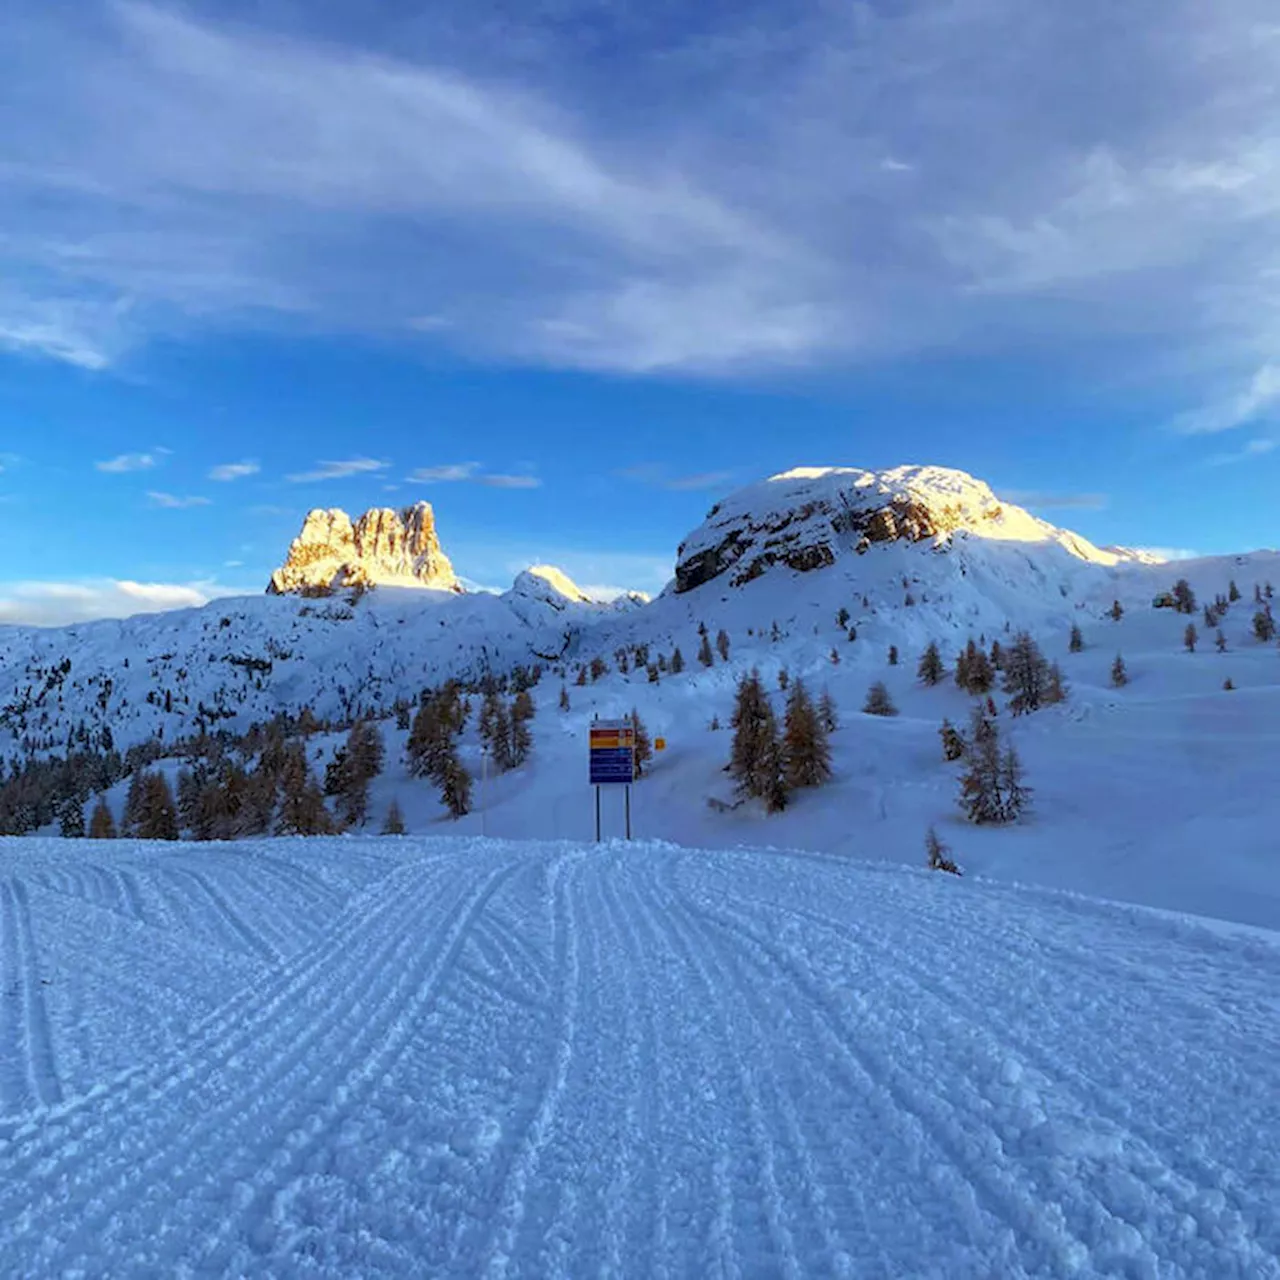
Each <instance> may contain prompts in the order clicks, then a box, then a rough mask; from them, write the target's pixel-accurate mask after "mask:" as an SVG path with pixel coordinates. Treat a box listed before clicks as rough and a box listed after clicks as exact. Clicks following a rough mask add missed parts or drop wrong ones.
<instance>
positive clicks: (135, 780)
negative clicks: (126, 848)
mask: <svg viewBox="0 0 1280 1280" xmlns="http://www.w3.org/2000/svg"><path fill="white" fill-rule="evenodd" d="M146 785H147V781H146V775H145V773H144V771H143V770H142V769H135V770H134V771H133V775H132V777H130V779H129V790H128V791H127V792H125V798H124V810H123V812H122V813H121V815H120V834H121V835H122V836H124V837H125V838H126V839H136V838H140V831H139V828H140V827H141V825H142V810H143V798H144V793H145V791H146Z"/></svg>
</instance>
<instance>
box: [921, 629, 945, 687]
mask: <svg viewBox="0 0 1280 1280" xmlns="http://www.w3.org/2000/svg"><path fill="white" fill-rule="evenodd" d="M916 674H917V675H918V676H919V677H920V679H921V680H923V681H924V683H925V684H927V685H935V684H937V683H938V681H939V680H941V679H942V677H943V675H945V674H946V669H945V668H944V667H943V665H942V655H941V654H940V653H939V652H938V644H937V641H935V640H930V641H929V644H928V647H927V648H926V649H925V651H924V653H922V654H921V655H920V665H919V666H918V667H917V668H916Z"/></svg>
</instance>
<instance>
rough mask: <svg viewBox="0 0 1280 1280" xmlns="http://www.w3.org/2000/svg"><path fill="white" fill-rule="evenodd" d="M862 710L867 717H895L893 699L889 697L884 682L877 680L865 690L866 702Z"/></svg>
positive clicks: (896, 711) (896, 712)
mask: <svg viewBox="0 0 1280 1280" xmlns="http://www.w3.org/2000/svg"><path fill="white" fill-rule="evenodd" d="M862 710H863V712H864V713H865V714H866V715H869V716H896V715H897V714H898V708H897V707H895V706H894V705H893V699H892V698H891V697H889V690H888V689H886V688H885V686H884V682H883V681H881V680H877V681H876V682H875V683H874V684H873V685H872V686H871V688H870V689H868V690H867V700H866V702H864V703H863V704H862Z"/></svg>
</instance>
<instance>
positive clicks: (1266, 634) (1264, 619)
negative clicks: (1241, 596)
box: [1253, 609, 1276, 644]
mask: <svg viewBox="0 0 1280 1280" xmlns="http://www.w3.org/2000/svg"><path fill="white" fill-rule="evenodd" d="M1253 634H1254V635H1255V636H1257V638H1258V639H1259V640H1260V641H1261V642H1262V643H1263V644H1266V643H1267V642H1268V641H1271V640H1274V639H1275V638H1276V623H1275V619H1274V618H1273V617H1272V616H1271V610H1270V609H1259V610H1258V612H1257V613H1255V614H1254V615H1253Z"/></svg>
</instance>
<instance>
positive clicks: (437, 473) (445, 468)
mask: <svg viewBox="0 0 1280 1280" xmlns="http://www.w3.org/2000/svg"><path fill="white" fill-rule="evenodd" d="M407 483H409V484H462V483H469V484H482V485H488V486H489V488H491V489H537V488H540V487H541V485H542V481H541V480H540V479H539V478H538V477H537V476H535V475H530V474H525V473H503V472H495V471H485V470H484V469H483V467H482V465H481V464H480V463H478V462H450V463H445V464H443V465H440V466H434V467H419V468H418V469H417V470H416V471H413V472H411V473H410V474H409V476H408V477H407Z"/></svg>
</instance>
